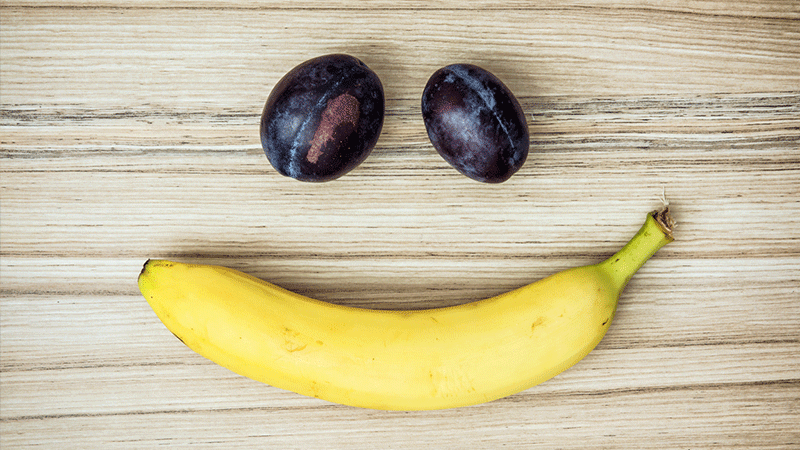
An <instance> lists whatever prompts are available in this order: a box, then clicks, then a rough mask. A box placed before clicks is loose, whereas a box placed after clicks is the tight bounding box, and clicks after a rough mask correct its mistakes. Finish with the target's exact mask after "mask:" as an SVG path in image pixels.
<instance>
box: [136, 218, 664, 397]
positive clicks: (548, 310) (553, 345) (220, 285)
mask: <svg viewBox="0 0 800 450" xmlns="http://www.w3.org/2000/svg"><path fill="white" fill-rule="evenodd" d="M672 227H673V222H672V219H671V218H670V215H669V210H668V207H667V208H664V209H662V210H660V211H655V212H653V213H651V214H649V215H648V216H647V219H646V221H645V223H644V225H643V226H642V227H641V229H640V230H639V232H638V233H637V234H636V235H635V236H634V237H633V238H632V239H631V241H630V242H628V243H627V244H626V245H625V246H624V247H623V248H622V249H621V250H620V251H619V252H617V253H616V254H614V255H613V256H612V257H611V258H609V259H607V260H605V261H603V262H601V263H598V264H595V265H590V266H584V267H578V268H573V269H569V270H565V271H563V272H559V273H556V274H554V275H551V276H549V277H547V278H544V279H542V280H540V281H537V282H535V283H533V284H530V285H527V286H524V287H521V288H518V289H515V290H512V291H510V292H507V293H504V294H501V295H498V296H496V297H492V298H488V299H485V300H480V301H475V302H471V303H465V304H462V305H458V306H452V307H446V308H437V309H422V310H413V311H391V310H374V309H364V308H354V307H346V306H341V305H334V304H330V303H326V302H322V301H319V300H314V299H311V298H308V297H304V296H302V295H299V294H297V293H294V292H291V291H288V290H286V289H283V288H280V287H278V286H275V285H273V284H270V283H267V282H265V281H262V280H259V279H257V278H254V277H252V276H249V275H247V274H244V273H242V272H238V271H236V270H233V269H229V268H225V267H219V266H209V265H197V264H183V263H177V262H171V261H165V260H149V261H147V262H146V263H145V265H144V268H143V269H142V272H141V274H140V275H139V280H138V281H139V288H140V290H141V292H142V294H143V295H144V298H145V299H146V300H147V301H148V303H149V304H150V306H151V307H152V308H153V310H154V311H155V313H156V315H157V316H158V317H159V318H160V319H161V321H162V322H163V323H164V325H166V327H167V328H168V329H169V330H170V331H172V332H173V333H174V334H175V335H176V336H177V337H178V338H179V339H180V340H181V341H183V343H185V344H186V345H187V346H189V348H191V349H192V350H194V351H195V352H197V353H199V354H200V355H202V356H204V357H206V358H208V359H210V360H211V361H214V362H216V363H217V364H220V365H222V366H224V367H227V368H228V369H230V370H232V371H234V372H236V373H238V374H241V375H244V376H246V377H249V378H252V379H255V380H259V381H262V382H264V383H267V384H270V385H272V386H275V387H278V388H281V389H285V390H289V391H294V392H296V393H299V394H303V395H306V396H311V397H317V398H320V399H324V400H328V401H330V402H335V403H340V404H345V405H352V406H357V407H363V408H372V409H382V410H429V409H445V408H453V407H460V406H467V405H474V404H479V403H484V402H488V401H491V400H495V399H499V398H502V397H506V396H508V395H511V394H515V393H517V392H520V391H523V390H525V389H528V388H530V387H532V386H534V385H536V384H539V383H541V382H543V381H546V380H548V379H550V378H552V377H554V376H556V375H557V374H559V373H561V372H562V371H564V370H566V369H567V368H569V367H571V366H572V365H574V364H575V363H577V362H578V361H580V360H581V359H582V358H583V357H585V356H586V355H587V354H588V353H589V352H590V351H591V350H592V349H594V347H595V346H596V345H597V344H598V343H599V342H600V340H601V339H602V338H603V336H604V335H605V333H606V331H607V330H608V328H609V326H610V325H611V321H612V319H613V318H614V313H615V311H616V308H617V302H618V299H619V295H620V292H621V291H622V289H623V288H624V287H625V285H626V284H627V283H628V281H629V280H630V279H631V277H632V276H633V274H634V273H635V272H636V271H637V270H638V269H639V268H640V267H641V266H642V265H643V264H644V263H645V262H646V261H647V260H648V259H649V258H650V257H651V256H652V255H653V254H654V253H655V252H656V251H657V250H658V249H659V248H661V247H662V246H664V245H666V244H667V243H669V242H671V241H672V239H673V237H672Z"/></svg>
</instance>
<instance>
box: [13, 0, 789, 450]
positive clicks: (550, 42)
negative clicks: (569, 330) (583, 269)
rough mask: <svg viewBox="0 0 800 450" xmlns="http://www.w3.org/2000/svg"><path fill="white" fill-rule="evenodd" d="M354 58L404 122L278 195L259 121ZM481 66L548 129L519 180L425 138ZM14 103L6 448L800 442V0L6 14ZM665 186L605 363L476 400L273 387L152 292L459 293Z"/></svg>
mask: <svg viewBox="0 0 800 450" xmlns="http://www.w3.org/2000/svg"><path fill="white" fill-rule="evenodd" d="M333 52H344V53H349V54H352V55H354V56H357V57H359V58H361V59H362V60H363V61H364V62H365V63H367V64H368V65H369V66H370V67H371V68H373V69H374V70H375V71H376V72H377V73H378V75H379V76H380V77H381V80H382V82H383V84H384V87H385V93H386V97H387V101H386V109H387V115H386V119H385V124H384V129H383V133H382V135H381V137H380V140H379V142H378V145H377V147H376V148H375V150H374V152H373V153H372V155H371V156H370V157H369V158H368V159H367V160H366V162H364V164H363V165H361V166H360V167H358V168H357V169H356V170H354V171H353V172H351V173H350V174H348V175H347V176H345V177H343V178H341V179H339V180H337V181H334V182H330V183H324V184H304V183H300V182H297V181H294V180H291V179H288V178H284V177H281V176H280V175H278V174H277V173H276V172H275V171H274V170H273V169H272V168H271V167H270V166H269V164H268V162H267V160H266V158H265V157H264V155H263V153H262V150H261V148H260V143H259V139H258V122H259V118H260V113H261V109H262V107H263V104H264V102H265V100H266V98H267V95H268V94H269V91H270V89H271V88H272V86H273V85H274V84H275V83H276V82H277V80H278V79H280V77H281V76H282V75H283V74H284V73H285V72H286V71H288V70H289V69H291V68H292V67H294V66H295V65H297V64H299V63H300V62H302V61H304V60H306V59H308V58H311V57H314V56H318V55H321V54H326V53H333ZM454 62H469V63H473V64H478V65H481V66H483V67H485V68H486V69H488V70H490V71H492V72H494V73H495V74H496V75H497V76H498V77H499V78H501V79H502V80H504V81H505V82H506V84H507V85H508V86H509V87H510V88H511V89H512V91H513V92H514V93H515V94H516V95H517V96H518V98H519V100H520V102H521V104H522V106H523V108H524V110H525V112H526V114H527V117H528V119H529V126H530V131H531V144H532V152H531V154H530V156H529V158H528V161H527V162H526V164H525V165H524V167H523V168H522V169H521V170H520V171H519V172H518V173H517V175H515V176H514V177H513V178H512V179H511V180H509V181H508V182H506V183H504V184H501V185H485V184H481V183H477V182H474V181H471V180H469V179H467V178H465V177H463V176H461V175H460V174H458V173H457V172H456V171H455V170H453V169H452V168H450V167H449V166H447V164H446V163H445V162H444V161H443V160H442V159H441V158H440V157H439V156H438V155H437V154H436V153H435V151H434V150H433V148H432V147H431V145H430V143H429V141H428V139H427V136H426V134H425V129H424V125H423V123H422V120H421V116H420V114H419V99H420V96H421V93H422V89H423V87H424V85H425V82H426V80H427V78H428V77H429V76H430V75H431V74H432V73H433V72H434V71H435V70H436V69H438V68H439V67H441V66H444V65H446V64H450V63H454ZM0 100H1V101H2V110H0V114H1V116H0V139H1V141H2V155H1V156H2V158H0V164H2V166H0V187H1V188H2V191H1V194H2V197H1V198H0V257H1V259H0V263H1V266H0V277H1V278H0V281H1V282H2V305H1V306H0V357H1V358H2V365H1V366H0V369H2V373H1V374H0V446H2V448H3V449H4V450H6V449H16V448H48V449H56V448H101V449H116V448H142V449H145V448H148V449H149V448H159V447H166V448H215V449H217V448H296V449H309V448H320V449H331V448H343V449H345V448H346V449H373V448H375V449H384V448H452V449H465V448H470V449H475V448H487V449H496V448H544V449H553V448H576V449H596V448H636V449H646V448H653V449H665V448H681V449H687V448H692V449H696V448H726V449H729V448H795V449H796V448H799V447H800V431H799V430H800V227H798V217H800V150H798V147H799V146H800V145H799V144H800V6H798V3H797V2H795V1H791V0H775V1H769V0H763V1H753V2H735V1H725V0H707V1H703V0H699V1H677V0H666V1H653V0H649V1H634V0H620V1H615V2H602V1H599V0H586V1H576V2H562V1H552V0H545V1H542V2H528V1H521V0H520V1H513V0H512V1H508V2H504V3H499V2H491V1H480V2H477V1H476V2H471V3H463V2H441V3H430V2H428V1H424V2H423V1H403V0H399V1H398V0H395V1H364V2H345V1H341V0H332V1H329V2H320V1H314V0H308V1H302V0H292V1H288V0H284V1H275V2H264V3H248V2H237V1H223V2H210V1H202V0H196V1H192V0H185V1H170V2H167V1H164V0H147V1H144V0H143V1H139V2H122V1H119V0H107V1H101V0H98V1H91V0H88V1H63V2H48V1H41V2H40V1H21V0H20V1H16V0H6V1H3V3H2V6H1V7H0ZM662 191H666V194H667V197H668V198H669V200H670V202H671V203H672V205H673V209H674V213H675V218H676V219H677V221H678V228H677V231H676V238H677V239H676V241H675V242H674V243H672V244H670V245H668V246H667V247H665V248H664V249H662V250H661V251H659V252H658V254H657V255H656V256H655V257H654V258H653V259H652V260H651V261H650V262H648V263H647V264H646V265H645V266H644V268H643V269H642V270H641V271H640V272H639V273H638V274H637V275H636V277H635V278H634V279H633V281H632V282H631V284H630V285H629V286H628V289H627V290H626V291H625V292H624V293H623V295H622V298H621V301H620V306H619V311H618V314H617V317H616V319H615V322H614V324H613V326H612V327H611V330H610V331H609V333H608V335H607V336H606V338H605V339H604V340H603V341H602V342H601V344H600V345H599V347H598V348H597V349H596V350H595V351H594V352H593V353H591V354H590V355H589V356H588V357H587V358H586V359H584V360H583V361H581V362H580V363H579V364H577V365H576V366H575V367H573V368H572V369H570V370H568V371H566V372H565V373H563V374H561V375H559V376H558V377H556V378H554V379H552V380H550V381H548V382H546V383H544V384H542V385H540V386H538V387H534V388H532V389H529V390H527V391H525V392H522V393H520V394H518V395H514V396H511V397H509V398H506V399H502V400H498V401H495V402H492V403H489V404H485V405H481V406H476V407H469V408H462V409H456V410H447V411H435V412H414V413H398V412H378V411H368V410H360V409H354V408H350V407H344V406H338V405H333V404H329V403H326V402H324V401H321V400H316V399H311V398H305V397H301V396H298V395H296V394H293V393H289V392H284V391H280V390H278V389H275V388H273V387H271V386H268V385H264V384H260V383H257V382H254V381H250V380H248V379H245V378H243V377H240V376H238V375H235V374H233V373H231V372H229V371H228V370H226V369H223V368H221V367H219V366H217V365H215V364H213V363H211V362H209V361H207V360H205V359H203V358H202V357H200V356H198V355H196V354H195V353H193V352H192V351H190V350H189V349H188V348H186V347H185V346H183V345H182V344H181V343H180V342H179V341H178V340H176V339H175V338H174V337H173V336H172V335H171V334H170V332H169V331H168V330H167V329H166V328H165V327H164V326H163V325H162V324H161V323H160V322H159V321H158V319H157V318H156V316H155V314H153V312H152V311H151V310H150V308H149V307H148V305H147V303H146V302H145V301H144V299H143V298H141V296H140V294H139V292H138V290H137V287H136V277H137V275H138V273H139V270H140V268H141V266H142V263H144V261H145V260H146V259H148V258H156V257H158V258H173V259H177V260H181V261H187V262H191V261H194V262H211V263H218V264H223V265H227V266H231V267H234V268H238V269H241V270H244V271H247V272H249V273H252V274H253V275H256V276H259V277H261V278H263V279H266V280H269V281H272V282H274V283H277V284H279V285H281V286H284V287H287V288H290V289H293V290H296V291H299V292H302V293H304V294H308V295H311V296H314V297H317V298H320V299H323V300H327V301H331V302H336V303H342V304H348V305H356V306H371V307H378V308H397V309H403V308H417V307H430V306H442V305H452V304H458V303H461V302H466V301H471V300H475V299H478V298H482V297H486V296H490V295H493V294H497V293H500V292H503V291H505V290H509V289H511V288H514V287H517V286H520V285H523V284H527V283H528V282H531V281H534V280H536V279H538V278H541V277H543V276H545V275H548V274H550V273H553V272H555V271H557V270H561V269H564V268H567V267H571V266H575V265H579V264H587V263H592V262H596V261H599V260H600V259H602V258H604V257H606V256H608V255H610V254H611V253H613V252H614V251H615V250H616V249H617V248H619V247H620V245H622V244H623V243H624V242H626V241H627V239H628V238H629V237H630V236H632V234H633V233H634V232H635V231H636V230H637V229H638V227H639V226H640V224H641V223H642V220H643V218H644V214H645V213H647V212H648V211H650V210H652V209H654V208H656V207H657V206H658V205H659V204H660V202H659V200H658V198H659V197H660V196H661V194H662ZM520 357H525V355H520Z"/></svg>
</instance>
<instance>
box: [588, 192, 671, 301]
mask: <svg viewBox="0 0 800 450" xmlns="http://www.w3.org/2000/svg"><path fill="white" fill-rule="evenodd" d="M674 226H675V222H674V221H673V220H672V217H671V216H670V214H669V206H668V205H665V206H664V208H662V209H660V210H658V211H653V212H652V213H651V214H649V215H648V216H647V220H646V221H645V223H644V225H642V228H640V229H639V232H638V233H636V235H635V236H634V237H633V238H632V239H631V240H630V241H629V242H628V243H627V244H625V246H624V247H622V249H621V250H620V251H618V252H617V253H615V254H614V256H612V257H611V258H608V259H607V260H605V261H603V262H602V263H600V264H599V265H600V266H601V268H602V269H603V270H604V271H605V272H606V273H607V274H608V276H609V277H610V278H611V279H612V281H613V282H614V284H616V285H617V287H618V289H619V291H620V292H621V291H622V289H623V288H625V286H626V285H627V284H628V281H630V280H631V277H633V274H635V273H636V271H637V270H639V268H640V267H642V266H643V265H644V263H645V262H647V260H648V259H650V257H652V256H653V255H654V254H655V253H656V252H657V251H658V249H660V248H661V247H663V246H665V245H667V244H669V243H670V242H672V240H673V239H674V238H673V236H672V229H673V227H674Z"/></svg>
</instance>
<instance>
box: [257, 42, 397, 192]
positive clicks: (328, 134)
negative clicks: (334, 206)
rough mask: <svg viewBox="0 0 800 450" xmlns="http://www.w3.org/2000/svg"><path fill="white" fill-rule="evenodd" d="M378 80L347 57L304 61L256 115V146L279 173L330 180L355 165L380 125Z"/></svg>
mask: <svg viewBox="0 0 800 450" xmlns="http://www.w3.org/2000/svg"><path fill="white" fill-rule="evenodd" d="M383 115H384V96H383V86H382V85H381V82H380V80H379V79H378V76H377V75H376V74H375V72H373V71H372V70H371V69H370V68H369V67H367V66H366V64H364V63H363V62H361V61H360V60H358V59H357V58H354V57H352V56H349V55H343V54H334V55H325V56H319V57H317V58H313V59H311V60H308V61H306V62H304V63H302V64H300V65H299V66H297V67H295V68H294V69H292V70H291V71H289V72H288V73H287V74H286V75H285V76H284V77H283V78H282V79H281V80H280V81H279V82H278V84H276V85H275V87H274V88H273V89H272V92H271V93H270V95H269V98H268V99H267V103H266V105H265V106H264V112H263V114H262V115H261V145H262V147H263V149H264V153H266V155H267V159H268V160H269V162H270V164H272V166H273V167H274V168H275V170H277V171H278V172H279V173H281V174H283V175H286V176H288V177H292V178H295V179H297V180H301V181H330V180H334V179H336V178H339V177H341V176H342V175H344V174H346V173H347V172H349V171H351V170H352V169H354V168H355V167H356V166H358V165H359V164H361V163H362V162H363V161H364V159H366V157H367V156H369V154H370V152H371V151H372V148H373V147H374V146H375V143H376V142H377V141H378V136H379V135H380V132H381V128H382V127H383Z"/></svg>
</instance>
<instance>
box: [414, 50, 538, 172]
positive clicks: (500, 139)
mask: <svg viewBox="0 0 800 450" xmlns="http://www.w3.org/2000/svg"><path fill="white" fill-rule="evenodd" d="M422 117H423V120H424V122H425V128H426V129H427V131H428V137H429V138H430V140H431V143H432V144H433V147H434V148H435V149H436V151H437V152H439V154H440V155H441V156H442V158H444V160H445V161H447V162H448V163H449V164H450V165H451V166H453V167H454V168H455V169H456V170H458V171H459V172H461V173H462V174H464V175H466V176H468V177H470V178H472V179H474V180H478V181H482V182H485V183H502V182H503V181H506V180H508V179H509V178H510V177H511V176H512V175H513V174H514V173H516V172H517V171H518V170H519V169H520V167H522V165H523V164H524V163H525V159H526V158H527V156H528V147H529V135H528V125H527V122H526V121H525V115H524V113H523V111H522V107H520V105H519V102H518V101H517V99H516V98H515V97H514V95H513V94H512V93H511V91H510V90H509V89H508V88H507V87H506V85H504V84H503V82H501V81H500V80H499V79H498V78H497V77H495V76H494V75H493V74H491V73H490V72H488V71H486V70H484V69H482V68H480V67H478V66H474V65H471V64H453V65H449V66H446V67H443V68H441V69H439V70H437V71H436V72H435V73H434V74H433V75H432V76H431V77H430V79H429V80H428V84H427V85H426V86H425V90H424V91H423V94H422Z"/></svg>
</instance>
